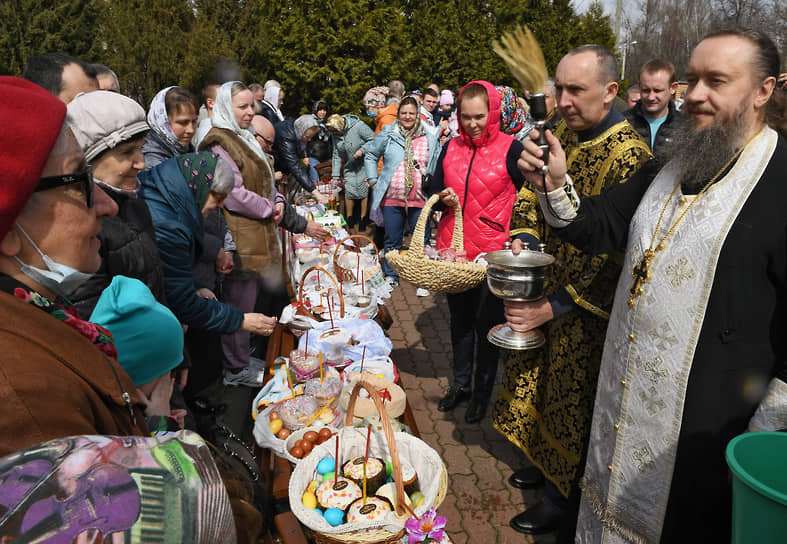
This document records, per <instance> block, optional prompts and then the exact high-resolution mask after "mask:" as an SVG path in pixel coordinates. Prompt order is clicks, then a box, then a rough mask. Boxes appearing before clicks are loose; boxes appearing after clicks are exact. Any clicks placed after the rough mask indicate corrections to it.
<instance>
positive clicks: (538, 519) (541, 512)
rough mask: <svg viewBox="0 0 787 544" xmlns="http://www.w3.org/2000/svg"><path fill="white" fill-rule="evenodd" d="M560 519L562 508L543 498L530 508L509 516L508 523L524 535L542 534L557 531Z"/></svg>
mask: <svg viewBox="0 0 787 544" xmlns="http://www.w3.org/2000/svg"><path fill="white" fill-rule="evenodd" d="M562 521H563V510H561V509H560V508H557V507H556V506H555V505H554V504H552V502H551V501H550V500H549V499H547V498H544V499H542V500H541V502H539V503H538V504H536V505H535V506H533V507H532V508H528V509H527V510H525V511H524V512H522V513H521V514H517V515H516V516H514V517H513V518H511V521H510V522H509V525H511V528H512V529H513V530H514V531H517V532H520V533H525V534H526V535H543V534H546V533H552V532H554V531H557V530H558V529H559V528H560V523H561V522H562Z"/></svg>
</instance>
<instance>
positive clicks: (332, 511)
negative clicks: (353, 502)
mask: <svg viewBox="0 0 787 544" xmlns="http://www.w3.org/2000/svg"><path fill="white" fill-rule="evenodd" d="M323 515H324V516H325V521H327V522H328V523H330V524H331V527H336V526H337V525H341V524H342V523H344V512H343V511H342V510H339V509H338V508H328V509H327V510H326V511H325V513H324V514H323Z"/></svg>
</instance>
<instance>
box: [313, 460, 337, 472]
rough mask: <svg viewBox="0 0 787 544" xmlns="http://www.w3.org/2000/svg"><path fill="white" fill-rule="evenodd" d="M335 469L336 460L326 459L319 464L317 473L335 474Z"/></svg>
mask: <svg viewBox="0 0 787 544" xmlns="http://www.w3.org/2000/svg"><path fill="white" fill-rule="evenodd" d="M335 468H336V459H334V458H333V457H324V458H322V459H321V460H320V462H319V463H318V464H317V473H318V474H328V473H329V472H333V471H334V469H335Z"/></svg>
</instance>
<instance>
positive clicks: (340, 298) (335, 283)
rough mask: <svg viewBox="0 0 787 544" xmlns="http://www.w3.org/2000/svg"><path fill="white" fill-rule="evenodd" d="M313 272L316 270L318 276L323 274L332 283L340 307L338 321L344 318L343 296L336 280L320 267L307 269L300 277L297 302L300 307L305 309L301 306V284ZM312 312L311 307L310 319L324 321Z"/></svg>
mask: <svg viewBox="0 0 787 544" xmlns="http://www.w3.org/2000/svg"><path fill="white" fill-rule="evenodd" d="M314 270H316V271H317V273H318V274H319V273H325V275H326V276H328V277H329V278H330V280H331V281H332V282H333V285H334V287H336V292H337V293H338V295H339V305H340V310H339V319H342V318H344V296H342V289H341V286H340V285H339V284H338V283H337V281H336V278H334V277H333V274H331V273H330V272H328V271H327V270H325V269H324V268H323V267H321V266H312V267H311V268H309V269H307V270H306V272H304V273H303V276H301V284H300V285H299V286H298V302H300V303H301V307H304V308H305V306H303V284H304V283H306V277H307V276H308V275H309V272H312V271H314ZM313 310H314V307H313V306H312V311H311V312H310V313H311V314H312V317H314V318H315V319H316V320H317V321H325V320H324V319H323V318H322V317H321V316H319V315H317V314H315V313H314V311H313ZM307 311H308V310H307Z"/></svg>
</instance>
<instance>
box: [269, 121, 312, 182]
mask: <svg viewBox="0 0 787 544" xmlns="http://www.w3.org/2000/svg"><path fill="white" fill-rule="evenodd" d="M275 129H276V140H275V141H274V143H273V159H274V162H275V169H276V170H278V171H280V172H281V173H283V174H292V175H293V176H295V180H296V181H297V182H298V185H300V186H301V187H303V189H304V190H305V191H306V192H307V193H311V192H312V191H314V188H315V187H314V183H312V180H311V179H309V174H308V172H307V171H306V169H305V168H304V166H303V163H302V162H301V159H302V158H304V157H306V153H305V150H304V149H303V147H302V146H301V145H299V142H298V137H297V136H296V135H295V122H294V121H293V120H292V119H287V120H285V121H281V122H279V123H277V124H276V125H275Z"/></svg>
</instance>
